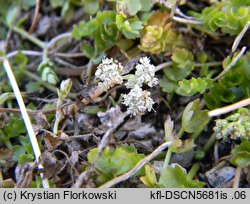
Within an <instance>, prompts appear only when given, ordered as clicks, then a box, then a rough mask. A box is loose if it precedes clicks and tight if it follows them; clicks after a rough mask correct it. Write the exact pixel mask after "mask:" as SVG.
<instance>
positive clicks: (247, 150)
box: [230, 141, 250, 168]
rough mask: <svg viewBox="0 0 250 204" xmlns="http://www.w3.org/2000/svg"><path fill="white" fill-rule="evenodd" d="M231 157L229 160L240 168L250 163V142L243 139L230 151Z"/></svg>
mask: <svg viewBox="0 0 250 204" xmlns="http://www.w3.org/2000/svg"><path fill="white" fill-rule="evenodd" d="M231 155H232V158H231V159H230V162H231V163H232V164H234V165H236V166H239V167H241V168H244V167H247V166H249V165H250V142H249V141H243V142H242V143H241V144H240V145H237V146H236V147H235V148H234V149H233V150H232V151H231Z"/></svg>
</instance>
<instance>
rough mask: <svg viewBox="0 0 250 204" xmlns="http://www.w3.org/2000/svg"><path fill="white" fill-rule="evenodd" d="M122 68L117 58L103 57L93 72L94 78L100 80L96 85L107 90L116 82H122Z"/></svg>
mask: <svg viewBox="0 0 250 204" xmlns="http://www.w3.org/2000/svg"><path fill="white" fill-rule="evenodd" d="M122 70H123V66H122V65H121V63H118V61H117V60H114V59H113V58H111V59H109V58H104V59H103V60H102V63H101V64H99V66H98V67H97V70H96V72H95V76H96V78H97V79H99V80H100V82H99V83H98V86H100V87H102V88H103V89H105V90H108V89H109V88H111V87H113V86H115V85H116V84H122V82H123V78H122V76H121V73H122Z"/></svg>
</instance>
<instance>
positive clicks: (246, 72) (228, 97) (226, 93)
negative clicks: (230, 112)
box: [204, 52, 250, 109]
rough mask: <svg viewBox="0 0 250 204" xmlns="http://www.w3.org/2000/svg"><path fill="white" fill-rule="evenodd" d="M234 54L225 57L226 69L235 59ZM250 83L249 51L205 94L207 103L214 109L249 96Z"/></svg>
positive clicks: (224, 64)
mask: <svg viewBox="0 0 250 204" xmlns="http://www.w3.org/2000/svg"><path fill="white" fill-rule="evenodd" d="M236 54H237V53H236ZM236 54H235V55H236ZM235 55H234V56H235ZM234 56H233V57H227V58H225V59H224V61H223V64H222V66H223V68H224V69H225V68H226V67H227V66H228V64H229V63H230V62H231V61H232V60H233V58H234ZM249 83H250V52H247V53H246V54H245V55H244V56H243V57H242V58H241V59H240V60H239V61H238V62H237V63H236V64H235V65H234V67H232V68H231V69H230V70H229V71H228V72H227V73H226V74H225V75H224V76H223V77H222V78H221V79H219V81H218V82H216V83H215V84H214V86H213V87H212V88H211V89H210V90H209V92H208V93H205V94H204V99H205V101H206V105H207V106H208V108H210V109H214V108H217V107H220V106H222V105H223V104H224V103H233V102H235V101H238V100H240V99H242V98H245V97H249V96H250V86H249Z"/></svg>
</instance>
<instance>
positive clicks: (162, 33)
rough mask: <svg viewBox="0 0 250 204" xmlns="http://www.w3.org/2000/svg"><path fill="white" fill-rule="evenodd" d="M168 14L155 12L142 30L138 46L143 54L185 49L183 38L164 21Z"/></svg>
mask: <svg viewBox="0 0 250 204" xmlns="http://www.w3.org/2000/svg"><path fill="white" fill-rule="evenodd" d="M168 18H169V14H168V13H166V12H164V13H163V12H160V11H157V12H155V13H154V14H153V15H152V16H151V18H150V20H149V23H148V24H147V26H145V28H144V29H143V30H142V37H141V42H140V45H139V46H138V47H139V48H140V49H141V50H143V51H145V52H150V53H152V54H159V53H161V52H168V51H172V49H173V48H174V47H187V44H186V43H185V41H184V39H183V36H182V35H180V34H178V33H177V32H175V31H174V30H173V28H172V27H171V23H167V24H166V21H167V19H168Z"/></svg>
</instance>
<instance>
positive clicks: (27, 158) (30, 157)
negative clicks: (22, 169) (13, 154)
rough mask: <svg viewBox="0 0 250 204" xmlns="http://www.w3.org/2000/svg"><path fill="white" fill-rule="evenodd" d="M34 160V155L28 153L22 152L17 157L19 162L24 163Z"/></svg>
mask: <svg viewBox="0 0 250 204" xmlns="http://www.w3.org/2000/svg"><path fill="white" fill-rule="evenodd" d="M32 161H34V156H33V155H30V154H23V155H21V156H20V157H19V158H18V163H19V164H25V163H28V162H32Z"/></svg>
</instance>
